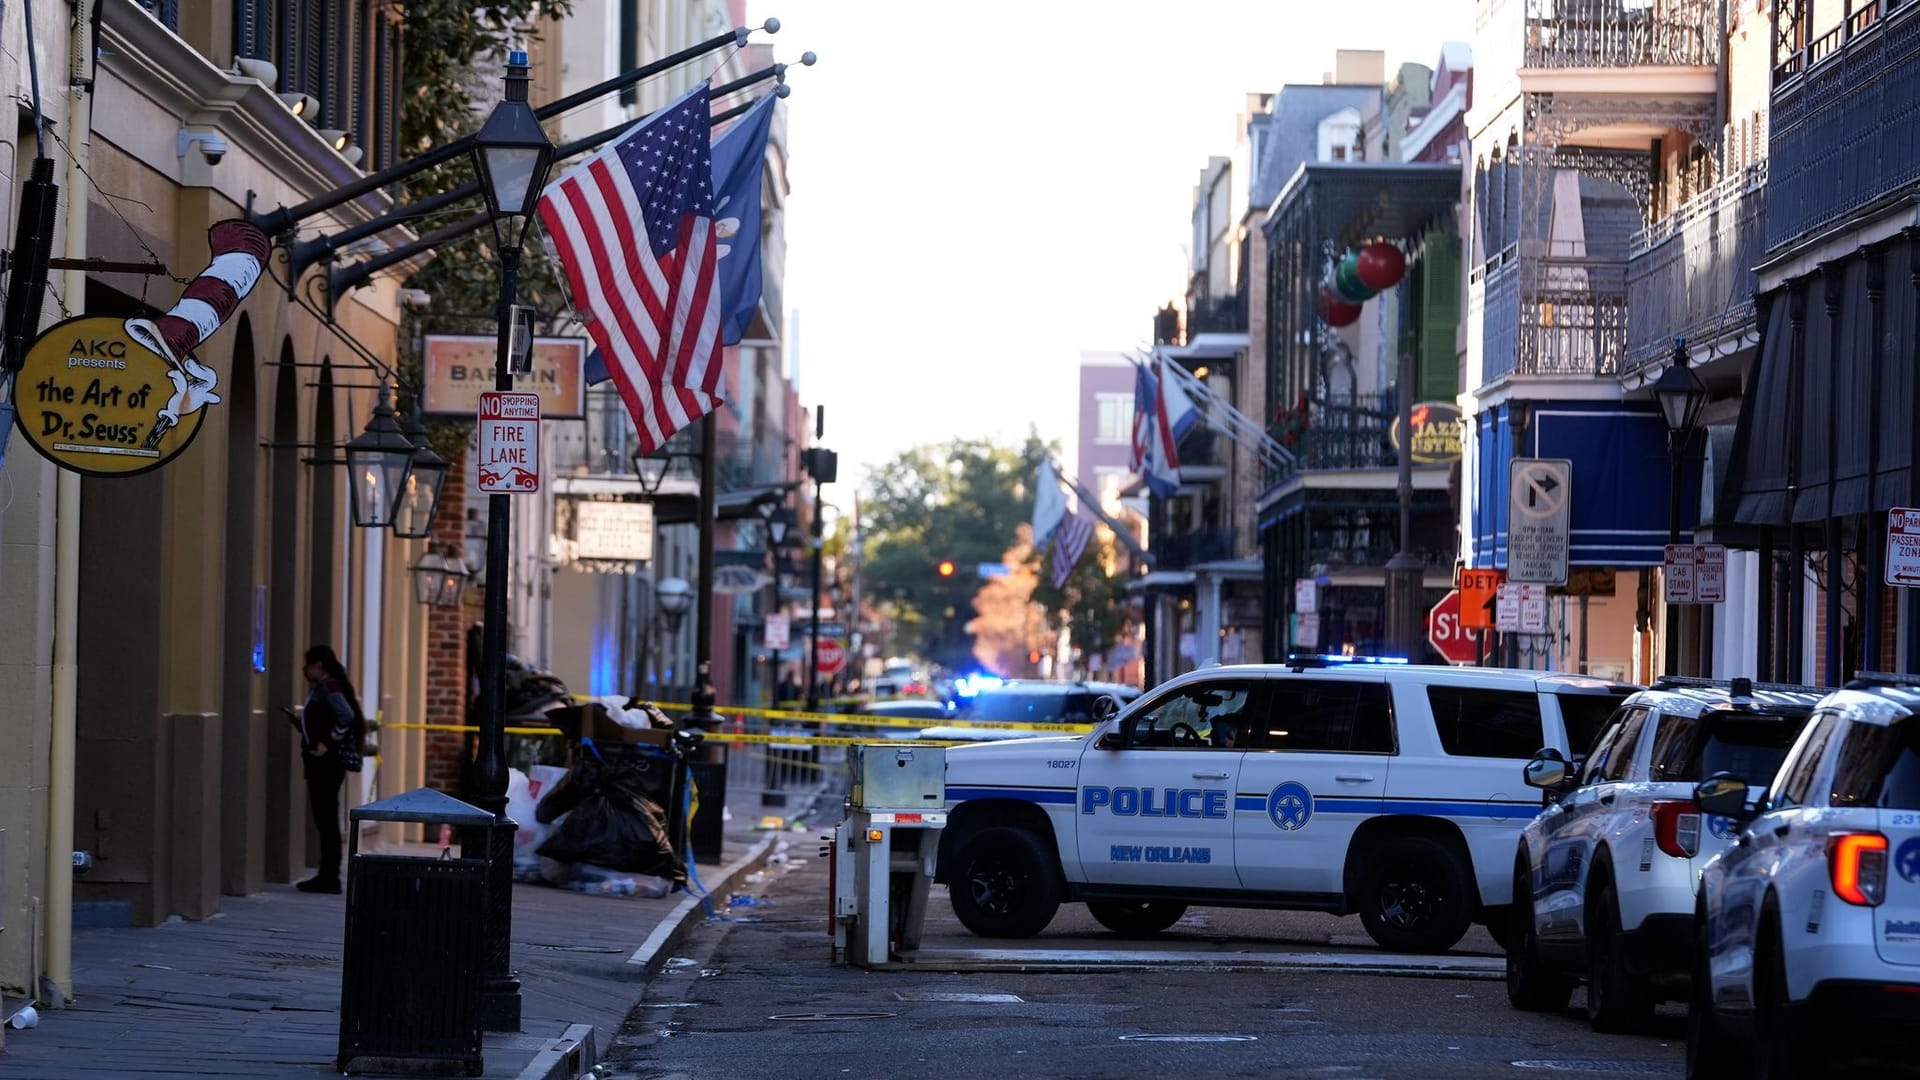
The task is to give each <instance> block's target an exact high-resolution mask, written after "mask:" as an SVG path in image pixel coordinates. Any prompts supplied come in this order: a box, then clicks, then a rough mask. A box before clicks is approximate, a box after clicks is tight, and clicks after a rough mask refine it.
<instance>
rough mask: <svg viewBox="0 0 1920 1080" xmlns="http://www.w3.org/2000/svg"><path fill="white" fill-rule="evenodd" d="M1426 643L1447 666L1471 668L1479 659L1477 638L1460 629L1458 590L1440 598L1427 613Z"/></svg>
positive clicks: (1477, 636) (1469, 631)
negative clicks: (1454, 665)
mask: <svg viewBox="0 0 1920 1080" xmlns="http://www.w3.org/2000/svg"><path fill="white" fill-rule="evenodd" d="M1427 640H1428V641H1431V642H1433V647H1434V648H1435V649H1437V650H1439V652H1440V655H1441V656H1444V657H1446V658H1447V660H1448V662H1450V663H1455V664H1471V663H1473V662H1474V661H1475V660H1478V659H1479V658H1480V650H1479V642H1480V636H1479V634H1478V633H1477V632H1475V631H1472V630H1469V629H1467V628H1466V627H1464V626H1462V625H1460V590H1459V589H1455V590H1453V591H1452V592H1450V593H1448V594H1447V595H1446V596H1444V597H1442V598H1441V600H1440V602H1439V603H1437V604H1435V605H1433V610H1432V611H1429V612H1427Z"/></svg>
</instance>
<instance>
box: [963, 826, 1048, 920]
mask: <svg viewBox="0 0 1920 1080" xmlns="http://www.w3.org/2000/svg"><path fill="white" fill-rule="evenodd" d="M955 861H956V863H957V864H958V866H957V868H956V871H955V873H954V875H953V877H952V883H951V884H950V885H949V886H948V892H949V893H950V894H951V897H952V900H953V913H954V915H956V916H958V917H959V919H960V922H961V924H962V925H964V926H965V927H966V928H967V929H968V930H971V931H973V932H974V933H975V934H978V935H980V936H981V937H990V938H1026V937H1032V936H1033V935H1035V934H1037V933H1039V932H1040V931H1042V930H1044V929H1046V928H1047V924H1048V923H1050V922H1052V921H1053V915H1054V912H1056V911H1058V910H1060V894H1061V892H1062V891H1063V890H1062V887H1061V883H1060V867H1059V865H1058V864H1057V863H1056V862H1055V861H1054V857H1053V852H1052V851H1050V850H1048V848H1047V845H1046V843H1045V842H1044V841H1042V840H1041V839H1040V838H1039V837H1037V836H1035V835H1034V834H1033V833H1032V832H1029V831H1028V830H1026V829H1021V828H1016V827H1013V826H1006V825H1002V826H996V827H994V828H991V829H983V830H981V831H980V832H979V833H977V834H976V835H975V836H974V837H973V838H972V839H970V840H968V841H967V842H966V844H965V845H964V846H963V847H961V849H960V851H959V853H958V854H957V856H956V859H955Z"/></svg>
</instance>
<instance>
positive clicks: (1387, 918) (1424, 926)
mask: <svg viewBox="0 0 1920 1080" xmlns="http://www.w3.org/2000/svg"><path fill="white" fill-rule="evenodd" d="M1364 859H1365V861H1364V863H1363V864H1362V868H1361V871H1360V874H1359V880H1358V882H1357V884H1356V888H1355V890H1354V898H1353V899H1354V907H1355V908H1356V909H1357V910H1358V911H1359V912H1360V923H1361V925H1363V926H1365V927H1366V928H1367V933H1368V934H1369V935H1370V936H1371V937H1372V938H1373V940H1374V941H1375V943H1377V944H1378V945H1379V946H1380V947H1381V948H1383V949H1393V950H1396V951H1399V952H1411V953H1441V952H1446V951H1447V950H1448V949H1451V948H1453V947H1454V946H1455V945H1457V944H1459V942H1460V939H1461V938H1463V937H1466V936H1467V930H1468V929H1470V928H1471V927H1472V926H1473V913H1474V909H1475V908H1476V907H1478V906H1479V905H1478V897H1476V896H1475V895H1474V885H1473V877H1472V875H1470V874H1468V873H1467V868H1466V867H1465V866H1464V865H1462V862H1461V859H1460V857H1459V856H1457V855H1455V854H1454V853H1453V851H1451V850H1450V849H1449V848H1448V847H1447V846H1446V845H1445V844H1442V843H1440V842H1439V841H1437V840H1430V839H1428V838H1426V837H1424V836H1403V837H1400V838H1399V839H1397V840H1389V841H1387V842H1386V843H1384V844H1382V845H1380V846H1379V847H1377V848H1375V849H1373V850H1372V851H1369V852H1367V853H1366V854H1365V856H1364Z"/></svg>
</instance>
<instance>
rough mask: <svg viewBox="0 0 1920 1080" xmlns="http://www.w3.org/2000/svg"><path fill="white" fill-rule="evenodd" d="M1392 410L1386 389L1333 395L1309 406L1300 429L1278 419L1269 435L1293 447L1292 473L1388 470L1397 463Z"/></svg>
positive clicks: (1271, 478) (1284, 419)
mask: <svg viewBox="0 0 1920 1080" xmlns="http://www.w3.org/2000/svg"><path fill="white" fill-rule="evenodd" d="M1397 408H1398V406H1397V405H1396V404H1395V403H1394V397H1393V394H1392V393H1391V392H1386V393H1378V394H1338V395H1333V396H1330V397H1328V398H1324V399H1320V400H1315V401H1313V402H1312V403H1311V404H1310V405H1309V406H1308V415H1307V417H1306V418H1305V426H1304V427H1302V426H1301V425H1300V422H1299V418H1295V419H1294V420H1293V422H1292V424H1291V425H1290V424H1289V422H1288V418H1287V417H1282V418H1281V420H1280V422H1279V423H1277V424H1275V425H1274V426H1273V428H1272V429H1270V430H1269V431H1268V434H1270V435H1272V436H1273V437H1274V439H1275V440H1277V441H1278V442H1279V443H1280V444H1281V445H1282V446H1285V447H1287V448H1288V449H1289V450H1290V451H1292V453H1293V455H1294V461H1295V468H1294V470H1292V471H1306V472H1313V471H1325V470H1335V469H1391V468H1393V467H1394V466H1395V465H1397V464H1399V458H1398V456H1397V455H1396V454H1395V453H1394V449H1393V442H1392V439H1391V437H1390V434H1389V433H1390V429H1391V428H1392V426H1393V420H1394V417H1395V415H1396V412H1395V410H1396V409H1397ZM1269 479H1270V480H1277V479H1279V477H1270V478H1269Z"/></svg>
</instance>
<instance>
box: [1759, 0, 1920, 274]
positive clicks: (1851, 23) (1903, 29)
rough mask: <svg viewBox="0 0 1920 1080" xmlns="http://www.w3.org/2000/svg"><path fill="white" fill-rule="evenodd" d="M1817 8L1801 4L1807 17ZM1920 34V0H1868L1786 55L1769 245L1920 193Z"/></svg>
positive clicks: (1779, 68) (1771, 144) (1779, 76)
mask: <svg viewBox="0 0 1920 1080" xmlns="http://www.w3.org/2000/svg"><path fill="white" fill-rule="evenodd" d="M1809 6H1810V5H1806V4H1802V5H1801V17H1802V18H1803V19H1805V18H1806V17H1807V16H1808V15H1810V14H1811V12H1810V11H1807V10H1806V9H1807V7H1809ZM1787 7H1788V5H1787V4H1785V3H1783V4H1782V6H1781V12H1782V17H1783V18H1784V17H1785V15H1786V12H1787ZM1916 31H1920V3H1916V2H1915V0H1867V2H1859V3H1856V4H1855V5H1854V6H1852V7H1850V8H1849V14H1848V15H1847V16H1846V17H1845V18H1843V19H1842V20H1841V21H1840V24H1839V25H1838V26H1835V27H1834V28H1833V29H1832V30H1830V31H1828V32H1826V33H1824V34H1821V35H1820V36H1819V37H1815V38H1813V39H1812V40H1811V41H1807V42H1806V44H1805V45H1804V46H1803V47H1798V48H1793V49H1790V50H1788V49H1784V48H1783V49H1782V51H1780V52H1778V53H1777V54H1776V57H1775V59H1776V64H1775V67H1774V88H1773V106H1772V115H1771V117H1770V118H1769V124H1770V127H1771V137H1770V138H1769V140H1768V153H1769V156H1770V158H1771V161H1770V163H1769V169H1770V175H1769V176H1768V179H1767V201H1768V203H1769V205H1770V210H1769V212H1768V215H1767V233H1766V235H1767V247H1768V249H1769V250H1772V249H1776V248H1779V247H1782V246H1784V245H1787V244H1790V243H1792V242H1794V241H1795V240H1798V239H1800V238H1802V237H1804V236H1807V235H1808V234H1810V233H1812V232H1815V231H1816V230H1818V229H1821V228H1823V227H1825V226H1828V225H1832V224H1834V223H1836V222H1838V221H1840V220H1842V219H1845V218H1850V217H1855V216H1857V215H1860V214H1862V213H1864V212H1870V211H1871V210H1872V209H1874V208H1875V207H1876V206H1878V205H1883V204H1885V203H1888V202H1890V201H1892V200H1894V199H1896V198H1899V197H1902V196H1905V195H1908V194H1911V193H1913V192H1914V191H1916V190H1920V145H1917V144H1916V143H1915V142H1914V138H1913V130H1914V118H1915V115H1916V113H1920V79H1915V78H1914V77H1913V75H1912V72H1911V67H1912V65H1911V63H1909V62H1907V61H1908V58H1910V57H1911V55H1912V52H1913V34H1914V33H1915V32H1916ZM1801 40H1803V41H1804V40H1805V36H1804V35H1802V37H1801Z"/></svg>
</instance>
